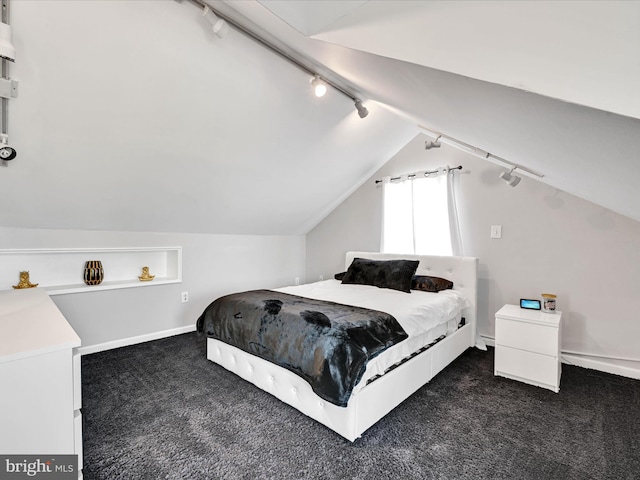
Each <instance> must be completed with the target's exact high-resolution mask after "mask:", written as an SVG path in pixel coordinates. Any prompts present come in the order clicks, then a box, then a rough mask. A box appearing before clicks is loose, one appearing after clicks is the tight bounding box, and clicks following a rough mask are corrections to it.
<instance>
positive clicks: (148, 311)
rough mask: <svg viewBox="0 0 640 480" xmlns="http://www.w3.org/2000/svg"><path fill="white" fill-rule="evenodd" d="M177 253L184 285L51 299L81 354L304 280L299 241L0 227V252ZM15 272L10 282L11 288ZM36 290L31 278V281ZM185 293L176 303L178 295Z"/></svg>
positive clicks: (186, 323) (182, 324)
mask: <svg viewBox="0 0 640 480" xmlns="http://www.w3.org/2000/svg"><path fill="white" fill-rule="evenodd" d="M148 246H182V247H183V251H182V257H183V258H182V259H183V272H182V273H183V282H182V283H177V284H169V285H157V286H154V285H152V286H149V287H145V288H130V289H120V290H103V291H96V292H86V293H75V294H66V295H56V296H53V297H52V298H53V301H54V302H55V303H56V305H58V307H59V308H60V310H61V311H62V313H63V314H64V316H65V317H66V318H67V320H68V321H69V323H70V324H71V325H72V327H73V328H74V329H75V331H76V333H78V335H79V336H80V338H81V340H82V345H83V347H92V346H96V345H100V344H103V343H107V342H118V341H123V340H126V339H128V338H131V337H139V336H144V335H153V334H157V333H158V332H163V331H165V330H174V329H180V328H183V327H190V326H194V325H195V322H196V320H197V318H198V316H199V315H200V314H201V313H202V311H203V309H204V308H205V307H206V306H207V305H208V304H209V303H211V302H212V301H213V300H215V298H217V297H218V296H220V295H224V294H227V293H231V292H234V291H241V290H250V289H257V288H272V287H279V286H283V285H292V284H293V283H294V280H295V278H296V277H300V279H301V281H304V249H305V245H304V236H301V235H291V236H258V235H202V234H179V233H140V232H104V231H79V230H43V229H16V228H0V249H19V248H99V247H100V248H108V247H148ZM17 275H18V272H16V282H17V278H18V277H17ZM32 281H33V282H34V283H37V279H35V278H34V279H32ZM183 291H188V292H189V302H188V303H184V304H183V303H181V299H180V292H183Z"/></svg>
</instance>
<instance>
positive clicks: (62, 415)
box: [0, 288, 82, 477]
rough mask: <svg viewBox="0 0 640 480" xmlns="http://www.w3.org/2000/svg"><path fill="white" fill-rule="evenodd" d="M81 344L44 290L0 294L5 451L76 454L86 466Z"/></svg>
mask: <svg viewBox="0 0 640 480" xmlns="http://www.w3.org/2000/svg"><path fill="white" fill-rule="evenodd" d="M79 346H80V338H79V337H78V335H77V334H76V332H75V331H74V330H73V328H71V326H70V325H69V323H68V322H67V321H66V319H65V318H64V316H63V315H62V313H60V311H59V310H58V308H57V307H56V305H55V304H54V303H53V301H52V300H51V299H50V298H49V295H47V292H46V291H45V290H43V289H41V288H29V289H24V290H9V291H6V292H0V385H2V394H0V425H2V429H1V431H2V433H1V434H0V452H2V453H3V454H34V455H39V454H47V455H51V454H77V455H79V458H78V460H79V469H81V468H82V417H81V414H80V408H81V406H82V395H81V391H80V386H81V378H80V355H79V354H78V353H77V352H76V351H75V350H74V349H76V348H77V347H79ZM79 476H80V477H81V474H80V475H79Z"/></svg>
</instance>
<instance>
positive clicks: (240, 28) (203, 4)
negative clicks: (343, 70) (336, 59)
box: [190, 0, 360, 102]
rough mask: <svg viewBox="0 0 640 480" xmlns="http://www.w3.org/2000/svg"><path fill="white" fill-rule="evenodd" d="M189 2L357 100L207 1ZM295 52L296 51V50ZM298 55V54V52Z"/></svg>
mask: <svg viewBox="0 0 640 480" xmlns="http://www.w3.org/2000/svg"><path fill="white" fill-rule="evenodd" d="M190 1H191V3H194V4H196V5H197V6H198V7H200V8H208V9H209V10H211V11H212V12H213V14H214V15H215V16H216V17H220V18H221V19H222V20H224V21H225V22H227V23H228V24H229V25H231V26H232V27H233V28H235V29H236V30H238V31H239V32H241V33H243V34H245V35H246V36H247V37H249V38H251V39H252V40H254V41H256V42H258V43H259V44H260V45H262V46H263V47H265V48H267V49H268V50H271V52H273V53H275V54H276V55H278V56H280V57H282V58H283V59H285V60H287V61H288V62H289V63H291V64H292V65H294V66H296V67H298V68H299V69H300V70H302V71H303V72H305V73H307V74H309V75H311V76H312V77H315V76H317V77H320V79H321V80H322V81H323V82H325V83H326V84H327V85H330V86H331V87H333V88H334V89H336V90H337V91H338V92H340V93H341V94H343V95H344V96H345V97H347V98H350V99H351V100H353V101H354V102H357V101H359V100H360V99H359V98H358V97H357V96H355V95H352V94H351V93H349V92H348V91H347V90H345V89H344V88H342V87H341V86H339V85H336V84H335V83H333V82H332V81H330V80H327V79H326V78H325V77H324V76H322V75H319V74H318V73H317V72H315V71H314V70H313V69H312V68H311V67H307V66H306V65H305V64H303V63H302V62H301V61H300V60H298V59H297V58H295V57H293V56H291V55H289V54H288V53H287V52H285V51H284V50H282V49H280V48H278V47H276V46H275V45H274V44H272V43H270V42H268V41H267V40H265V39H264V38H262V37H261V36H259V35H258V34H257V33H254V32H252V31H251V30H249V29H248V28H247V27H244V26H243V25H241V24H239V23H238V22H236V21H235V20H232V19H231V18H230V17H229V16H228V15H225V14H223V13H220V12H219V11H218V10H217V9H215V8H213V7H212V6H211V5H209V3H208V2H206V1H204V0H190ZM296 53H297V52H296ZM298 55H300V54H298ZM331 73H332V74H334V75H336V76H338V75H337V74H336V73H335V72H334V71H331Z"/></svg>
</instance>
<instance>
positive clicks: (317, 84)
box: [311, 75, 327, 97]
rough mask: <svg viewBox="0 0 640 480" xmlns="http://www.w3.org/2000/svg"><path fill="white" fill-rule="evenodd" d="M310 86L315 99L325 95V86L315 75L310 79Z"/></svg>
mask: <svg viewBox="0 0 640 480" xmlns="http://www.w3.org/2000/svg"><path fill="white" fill-rule="evenodd" d="M311 86H312V87H313V94H314V95H315V96H316V97H324V95H325V93H327V84H326V83H324V82H323V81H322V80H321V79H320V77H319V76H317V75H316V76H315V77H313V78H312V79H311Z"/></svg>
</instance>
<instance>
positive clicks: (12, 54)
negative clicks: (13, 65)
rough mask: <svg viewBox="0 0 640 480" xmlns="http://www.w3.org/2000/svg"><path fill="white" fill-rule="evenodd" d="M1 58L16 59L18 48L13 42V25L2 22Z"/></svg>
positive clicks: (0, 27) (0, 30)
mask: <svg viewBox="0 0 640 480" xmlns="http://www.w3.org/2000/svg"><path fill="white" fill-rule="evenodd" d="M0 58H2V59H4V60H9V61H11V62H14V61H15V60H16V49H15V47H14V46H13V43H11V27H10V26H9V25H7V24H6V23H3V22H0Z"/></svg>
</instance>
